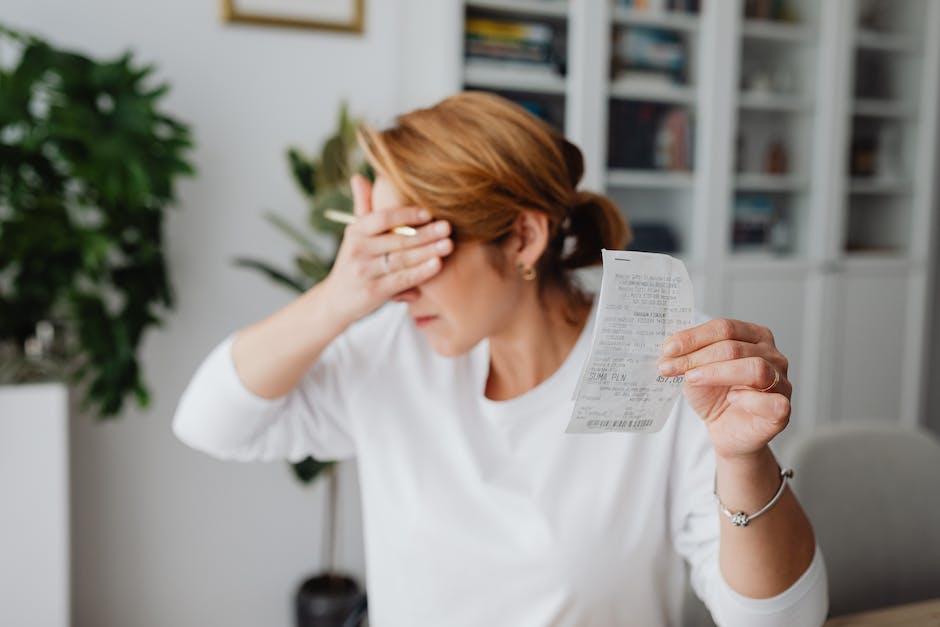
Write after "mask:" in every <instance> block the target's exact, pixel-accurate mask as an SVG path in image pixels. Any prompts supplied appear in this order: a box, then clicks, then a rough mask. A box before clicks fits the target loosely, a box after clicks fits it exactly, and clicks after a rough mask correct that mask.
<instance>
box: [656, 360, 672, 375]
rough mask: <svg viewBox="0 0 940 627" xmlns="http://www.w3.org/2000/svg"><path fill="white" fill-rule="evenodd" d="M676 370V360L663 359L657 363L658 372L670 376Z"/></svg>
mask: <svg viewBox="0 0 940 627" xmlns="http://www.w3.org/2000/svg"><path fill="white" fill-rule="evenodd" d="M675 372H676V362H675V361H673V360H671V359H670V360H668V361H664V362H662V363H661V364H659V374H661V375H664V376H667V377H668V376H670V375H672V374H674V373H675Z"/></svg>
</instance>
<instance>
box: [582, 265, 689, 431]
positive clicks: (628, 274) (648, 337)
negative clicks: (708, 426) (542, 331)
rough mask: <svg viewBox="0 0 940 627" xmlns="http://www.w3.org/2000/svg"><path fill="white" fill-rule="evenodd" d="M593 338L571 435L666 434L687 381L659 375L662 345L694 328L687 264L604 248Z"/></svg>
mask: <svg viewBox="0 0 940 627" xmlns="http://www.w3.org/2000/svg"><path fill="white" fill-rule="evenodd" d="M603 255H604V274H603V278H602V279H601V288H600V296H599V301H598V303H597V305H596V307H595V310H596V311H595V316H596V317H595V319H594V337H593V339H592V341H591V352H590V355H589V356H588V358H587V361H586V362H585V364H584V368H583V370H582V372H581V378H580V380H579V381H578V387H577V388H576V390H575V395H574V401H575V404H574V411H573V412H572V415H571V420H570V421H569V422H568V428H567V429H566V430H565V432H566V433H605V432H610V431H625V432H643V433H653V432H656V431H659V430H660V429H662V427H663V425H664V424H665V422H666V418H668V417H669V413H670V412H671V411H672V407H673V405H674V404H675V402H676V398H678V396H679V393H680V391H681V389H682V382H683V377H681V376H680V377H663V376H661V375H660V374H659V372H658V370H657V365H658V362H659V358H660V357H662V344H663V340H665V339H666V338H667V337H669V336H670V335H672V334H673V333H675V332H677V331H680V330H682V329H686V328H688V327H690V326H692V322H693V314H692V309H693V299H694V295H693V293H692V282H691V281H690V280H689V273H688V272H687V271H686V269H685V264H683V263H682V262H681V261H680V260H678V259H675V258H673V257H670V256H669V255H661V254H656V253H638V252H633V251H622V250H605V251H603Z"/></svg>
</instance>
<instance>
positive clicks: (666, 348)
mask: <svg viewBox="0 0 940 627" xmlns="http://www.w3.org/2000/svg"><path fill="white" fill-rule="evenodd" d="M678 354H679V342H676V341H675V340H669V341H668V342H666V343H665V344H663V355H666V356H667V357H668V356H672V355H678Z"/></svg>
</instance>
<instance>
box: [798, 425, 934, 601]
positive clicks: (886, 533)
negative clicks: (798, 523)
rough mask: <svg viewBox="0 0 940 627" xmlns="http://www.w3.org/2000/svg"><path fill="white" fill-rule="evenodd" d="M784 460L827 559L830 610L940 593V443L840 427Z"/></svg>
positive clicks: (873, 428) (878, 428) (904, 432)
mask: <svg viewBox="0 0 940 627" xmlns="http://www.w3.org/2000/svg"><path fill="white" fill-rule="evenodd" d="M783 459H784V461H786V463H787V465H790V466H792V467H793V468H794V469H796V476H795V477H794V481H793V489H794V490H795V491H796V494H797V496H798V497H799V499H800V502H801V503H802V504H803V508H804V509H805V510H806V513H807V515H808V516H809V518H810V520H811V521H812V523H813V529H814V530H815V532H816V541H817V543H818V544H819V546H820V547H821V548H822V553H823V557H824V558H825V560H826V569H827V571H828V574H829V613H830V615H831V616H838V615H840V614H848V613H852V612H860V611H864V610H868V609H873V608H878V607H885V606H889V605H898V604H901V603H910V602H914V601H920V600H924V599H930V598H936V597H940V441H938V440H937V439H936V438H935V437H934V436H932V435H930V434H928V433H926V432H924V431H920V430H913V429H905V428H902V427H900V426H896V425H890V424H854V425H853V424H840V425H832V426H828V427H825V428H822V429H819V430H817V431H815V432H813V433H812V434H810V435H808V436H806V437H804V438H798V439H797V440H795V441H794V442H793V443H792V445H791V446H790V447H788V449H787V451H786V452H785V454H784V455H783Z"/></svg>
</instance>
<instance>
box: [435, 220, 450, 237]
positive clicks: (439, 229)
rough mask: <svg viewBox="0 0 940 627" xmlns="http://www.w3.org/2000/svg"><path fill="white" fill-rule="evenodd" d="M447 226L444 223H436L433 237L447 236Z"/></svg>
mask: <svg viewBox="0 0 940 627" xmlns="http://www.w3.org/2000/svg"><path fill="white" fill-rule="evenodd" d="M448 227H449V225H448V224H447V223H446V222H443V221H442V222H438V223H437V224H435V225H434V234H435V235H447V229H448Z"/></svg>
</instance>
